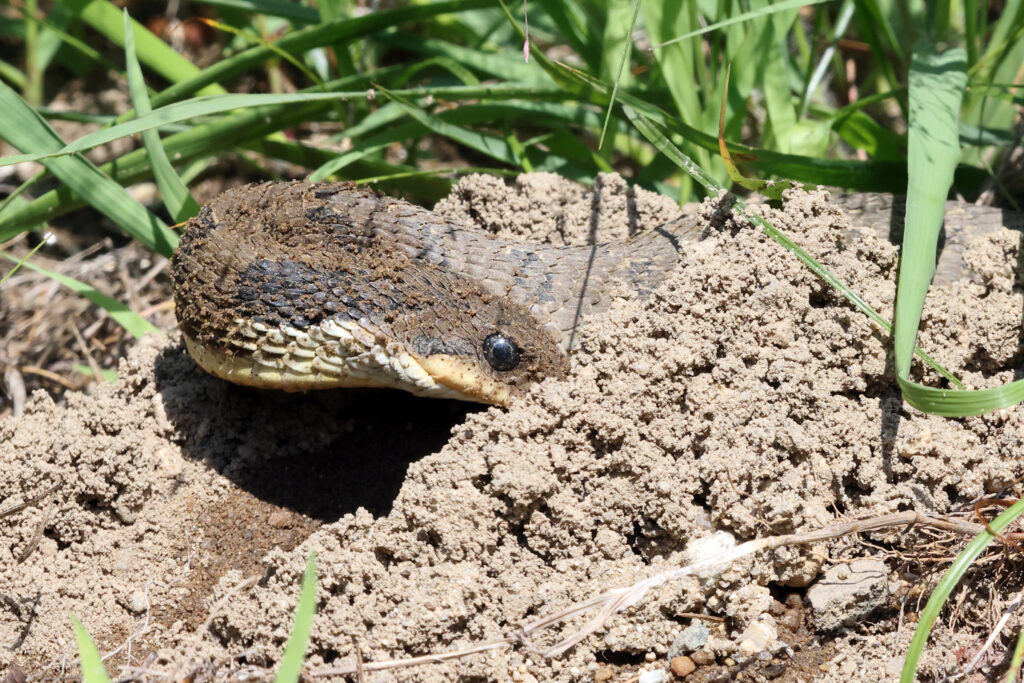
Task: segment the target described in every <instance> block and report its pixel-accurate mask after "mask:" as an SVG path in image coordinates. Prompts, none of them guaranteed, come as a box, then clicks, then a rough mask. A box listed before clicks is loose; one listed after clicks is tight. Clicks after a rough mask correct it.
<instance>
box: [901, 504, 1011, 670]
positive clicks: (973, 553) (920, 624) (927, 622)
mask: <svg viewBox="0 0 1024 683" xmlns="http://www.w3.org/2000/svg"><path fill="white" fill-rule="evenodd" d="M1021 514H1024V498H1022V499H1021V500H1018V501H1017V502H1016V503H1014V504H1013V505H1012V506H1010V507H1009V508H1007V509H1006V511H1005V512H1003V513H1002V514H1001V515H999V516H998V517H996V518H995V519H994V520H992V521H991V522H990V523H989V527H991V528H992V530H993V531H995V532H996V533H1001V532H1002V531H1003V529H1005V528H1006V527H1007V526H1009V524H1010V523H1011V522H1012V521H1014V520H1015V519H1017V518H1018V517H1020V516H1021ZM994 538H995V536H993V535H992V534H990V533H989V532H988V531H983V532H982V533H980V534H978V535H977V536H975V537H974V538H973V539H972V540H971V542H970V543H968V544H967V547H966V548H964V549H963V551H961V553H960V554H959V555H958V556H957V558H956V560H954V561H953V564H952V565H950V567H949V569H948V570H946V573H945V574H944V575H943V577H942V580H941V581H939V584H938V585H937V586H936V587H935V590H934V591H932V594H931V596H930V597H929V598H928V603H927V604H926V605H925V607H924V610H922V611H921V616H920V617H919V618H918V621H917V628H915V629H914V637H913V638H912V639H911V641H910V647H909V648H908V649H907V655H906V658H905V659H904V661H903V671H902V672H901V673H900V683H913V682H914V678H915V676H916V675H917V665H918V662H919V661H920V659H921V653H922V652H924V647H925V645H926V644H927V642H928V635H929V634H930V633H931V631H932V625H933V624H934V623H935V619H936V618H938V616H939V611H940V610H941V609H942V606H943V605H944V604H945V603H946V600H947V599H948V598H949V596H950V594H951V593H952V592H953V589H954V588H956V586H957V584H958V583H959V582H960V579H961V578H963V575H964V573H965V572H966V571H967V569H968V568H969V567H970V566H971V564H973V563H974V560H976V559H977V558H978V556H979V555H981V551H982V550H984V549H985V547H986V546H987V545H988V544H989V543H991V542H992V539H994Z"/></svg>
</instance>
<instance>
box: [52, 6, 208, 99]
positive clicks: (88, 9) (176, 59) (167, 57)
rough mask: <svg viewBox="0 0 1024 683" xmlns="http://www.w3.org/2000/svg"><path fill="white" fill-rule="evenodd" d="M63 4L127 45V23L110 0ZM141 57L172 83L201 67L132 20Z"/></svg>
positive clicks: (109, 37) (206, 93) (109, 38)
mask: <svg viewBox="0 0 1024 683" xmlns="http://www.w3.org/2000/svg"><path fill="white" fill-rule="evenodd" d="M61 2H62V4H63V5H64V6H66V7H67V8H69V9H70V10H72V11H73V12H75V13H77V14H78V15H79V16H80V17H81V19H82V21H84V22H85V23H87V24H88V25H89V26H91V27H92V28H94V29H96V30H97V31H99V32H100V33H102V34H103V35H104V36H106V37H107V39H108V40H110V41H112V42H113V43H114V44H116V45H118V46H119V47H124V36H125V33H124V25H123V23H122V19H121V10H120V9H118V8H117V7H115V6H114V5H113V3H111V2H108V1H107V0H61ZM131 23H132V28H133V29H134V32H135V36H136V41H137V43H138V52H139V59H140V60H141V61H142V62H143V63H144V64H145V65H146V66H147V67H149V68H150V69H152V70H153V71H154V72H156V73H158V74H160V75H161V76H163V77H164V78H166V79H167V80H169V81H171V82H172V83H177V82H178V81H183V80H186V79H188V78H191V77H193V76H195V75H196V74H197V73H199V69H198V68H197V67H196V66H195V65H194V64H192V62H190V61H188V60H187V59H185V58H184V57H182V56H181V55H179V54H178V53H177V52H175V51H174V48H172V47H171V46H170V45H168V44H167V43H165V42H164V41H162V40H160V39H159V38H157V37H156V36H155V35H153V34H152V33H151V32H150V31H149V29H147V28H146V27H145V26H143V25H142V24H140V23H139V22H137V21H135V20H134V19H133V20H132V22H131ZM224 92H227V91H226V90H224V88H222V87H220V86H219V85H217V84H215V83H213V84H207V87H204V88H203V89H202V91H201V93H202V94H204V95H215V94H218V93H224Z"/></svg>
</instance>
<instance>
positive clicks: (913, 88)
mask: <svg viewBox="0 0 1024 683" xmlns="http://www.w3.org/2000/svg"><path fill="white" fill-rule="evenodd" d="M966 61H967V57H966V52H965V51H964V50H963V49H961V48H955V49H950V50H947V51H946V52H943V53H938V52H936V51H935V49H934V48H933V46H932V45H931V44H929V43H926V42H924V41H922V42H920V43H919V44H918V45H917V47H916V48H915V51H914V56H913V60H912V62H911V71H910V112H911V118H910V129H909V132H908V151H909V158H908V170H909V175H910V181H909V184H908V188H907V218H906V228H905V230H904V237H903V252H902V256H901V261H900V278H899V287H898V289H897V297H896V326H895V335H894V337H895V351H894V355H895V362H896V373H897V380H898V381H899V385H900V388H901V389H902V391H903V398H904V400H906V401H907V403H909V404H910V405H912V406H914V407H915V408H917V409H918V410H922V411H924V412H927V413H931V414H933V415H942V416H947V417H966V416H969V415H981V414H983V413H987V412H991V411H993V410H999V409H1001V408H1006V407H1009V406H1011V405H1014V404H1016V403H1019V402H1021V401H1024V380H1018V381H1016V382H1012V383H1009V384H1005V385H1003V386H999V387H993V388H989V389H977V390H970V391H966V390H965V391H949V390H945V389H936V388H934V387H926V386H924V385H921V384H917V383H916V382H911V381H910V380H909V379H908V378H907V377H908V375H909V372H910V353H909V351H908V348H909V347H911V346H912V345H913V343H914V339H915V337H916V335H917V327H918V324H919V323H920V321H921V310H922V308H923V306H924V299H925V296H926V294H927V291H928V284H929V283H930V281H931V278H932V274H933V273H934V270H935V249H936V244H937V241H938V233H939V229H940V228H941V225H942V217H943V212H944V210H945V200H946V192H947V190H948V188H949V185H950V183H951V181H952V179H953V169H954V167H955V165H956V162H957V159H958V158H959V155H960V148H959V128H958V120H959V113H960V101H961V94H962V92H963V88H964V86H965V85H966V82H967V74H966Z"/></svg>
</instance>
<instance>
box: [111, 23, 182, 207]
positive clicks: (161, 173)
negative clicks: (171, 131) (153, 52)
mask: <svg viewBox="0 0 1024 683" xmlns="http://www.w3.org/2000/svg"><path fill="white" fill-rule="evenodd" d="M124 35H125V40H124V54H125V64H126V66H127V72H128V89H129V91H130V93H131V98H132V105H133V106H134V107H135V111H136V112H138V113H139V114H140V115H143V116H144V115H146V114H148V113H150V110H151V107H150V106H149V94H148V93H147V92H146V83H145V81H144V80H143V78H142V68H141V67H140V66H139V60H138V59H136V57H135V32H134V30H133V29H132V26H131V22H130V21H129V17H128V10H127V9H126V10H125V11H124ZM142 144H143V146H144V147H145V148H146V153H147V154H149V159H150V161H151V162H152V163H153V176H154V177H155V178H156V184H157V187H159V188H160V196H161V197H162V198H163V201H164V206H166V207H167V211H168V213H170V214H171V217H172V218H173V219H174V222H175V223H182V222H184V221H186V220H188V219H189V218H191V217H192V216H195V215H196V214H197V213H199V204H198V202H196V200H195V199H194V198H193V197H192V194H191V193H190V192H189V191H188V188H187V187H185V183H183V182H182V181H181V178H179V177H178V174H177V173H175V172H174V168H173V167H172V166H171V161H170V159H168V158H167V152H165V151H164V146H163V145H162V144H160V135H159V134H158V133H157V132H156V131H155V130H147V131H143V133H142Z"/></svg>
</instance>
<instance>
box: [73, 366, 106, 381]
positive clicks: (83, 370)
mask: <svg viewBox="0 0 1024 683" xmlns="http://www.w3.org/2000/svg"><path fill="white" fill-rule="evenodd" d="M71 369H72V370H74V371H75V372H80V373H82V374H83V375H88V376H89V377H92V378H94V379H97V380H99V381H101V382H106V383H107V384H115V383H116V382H117V370H107V369H104V368H100V376H99V377H96V374H95V373H94V372H93V371H92V368H90V367H89V366H88V365H78V364H75V365H72V366H71Z"/></svg>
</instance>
